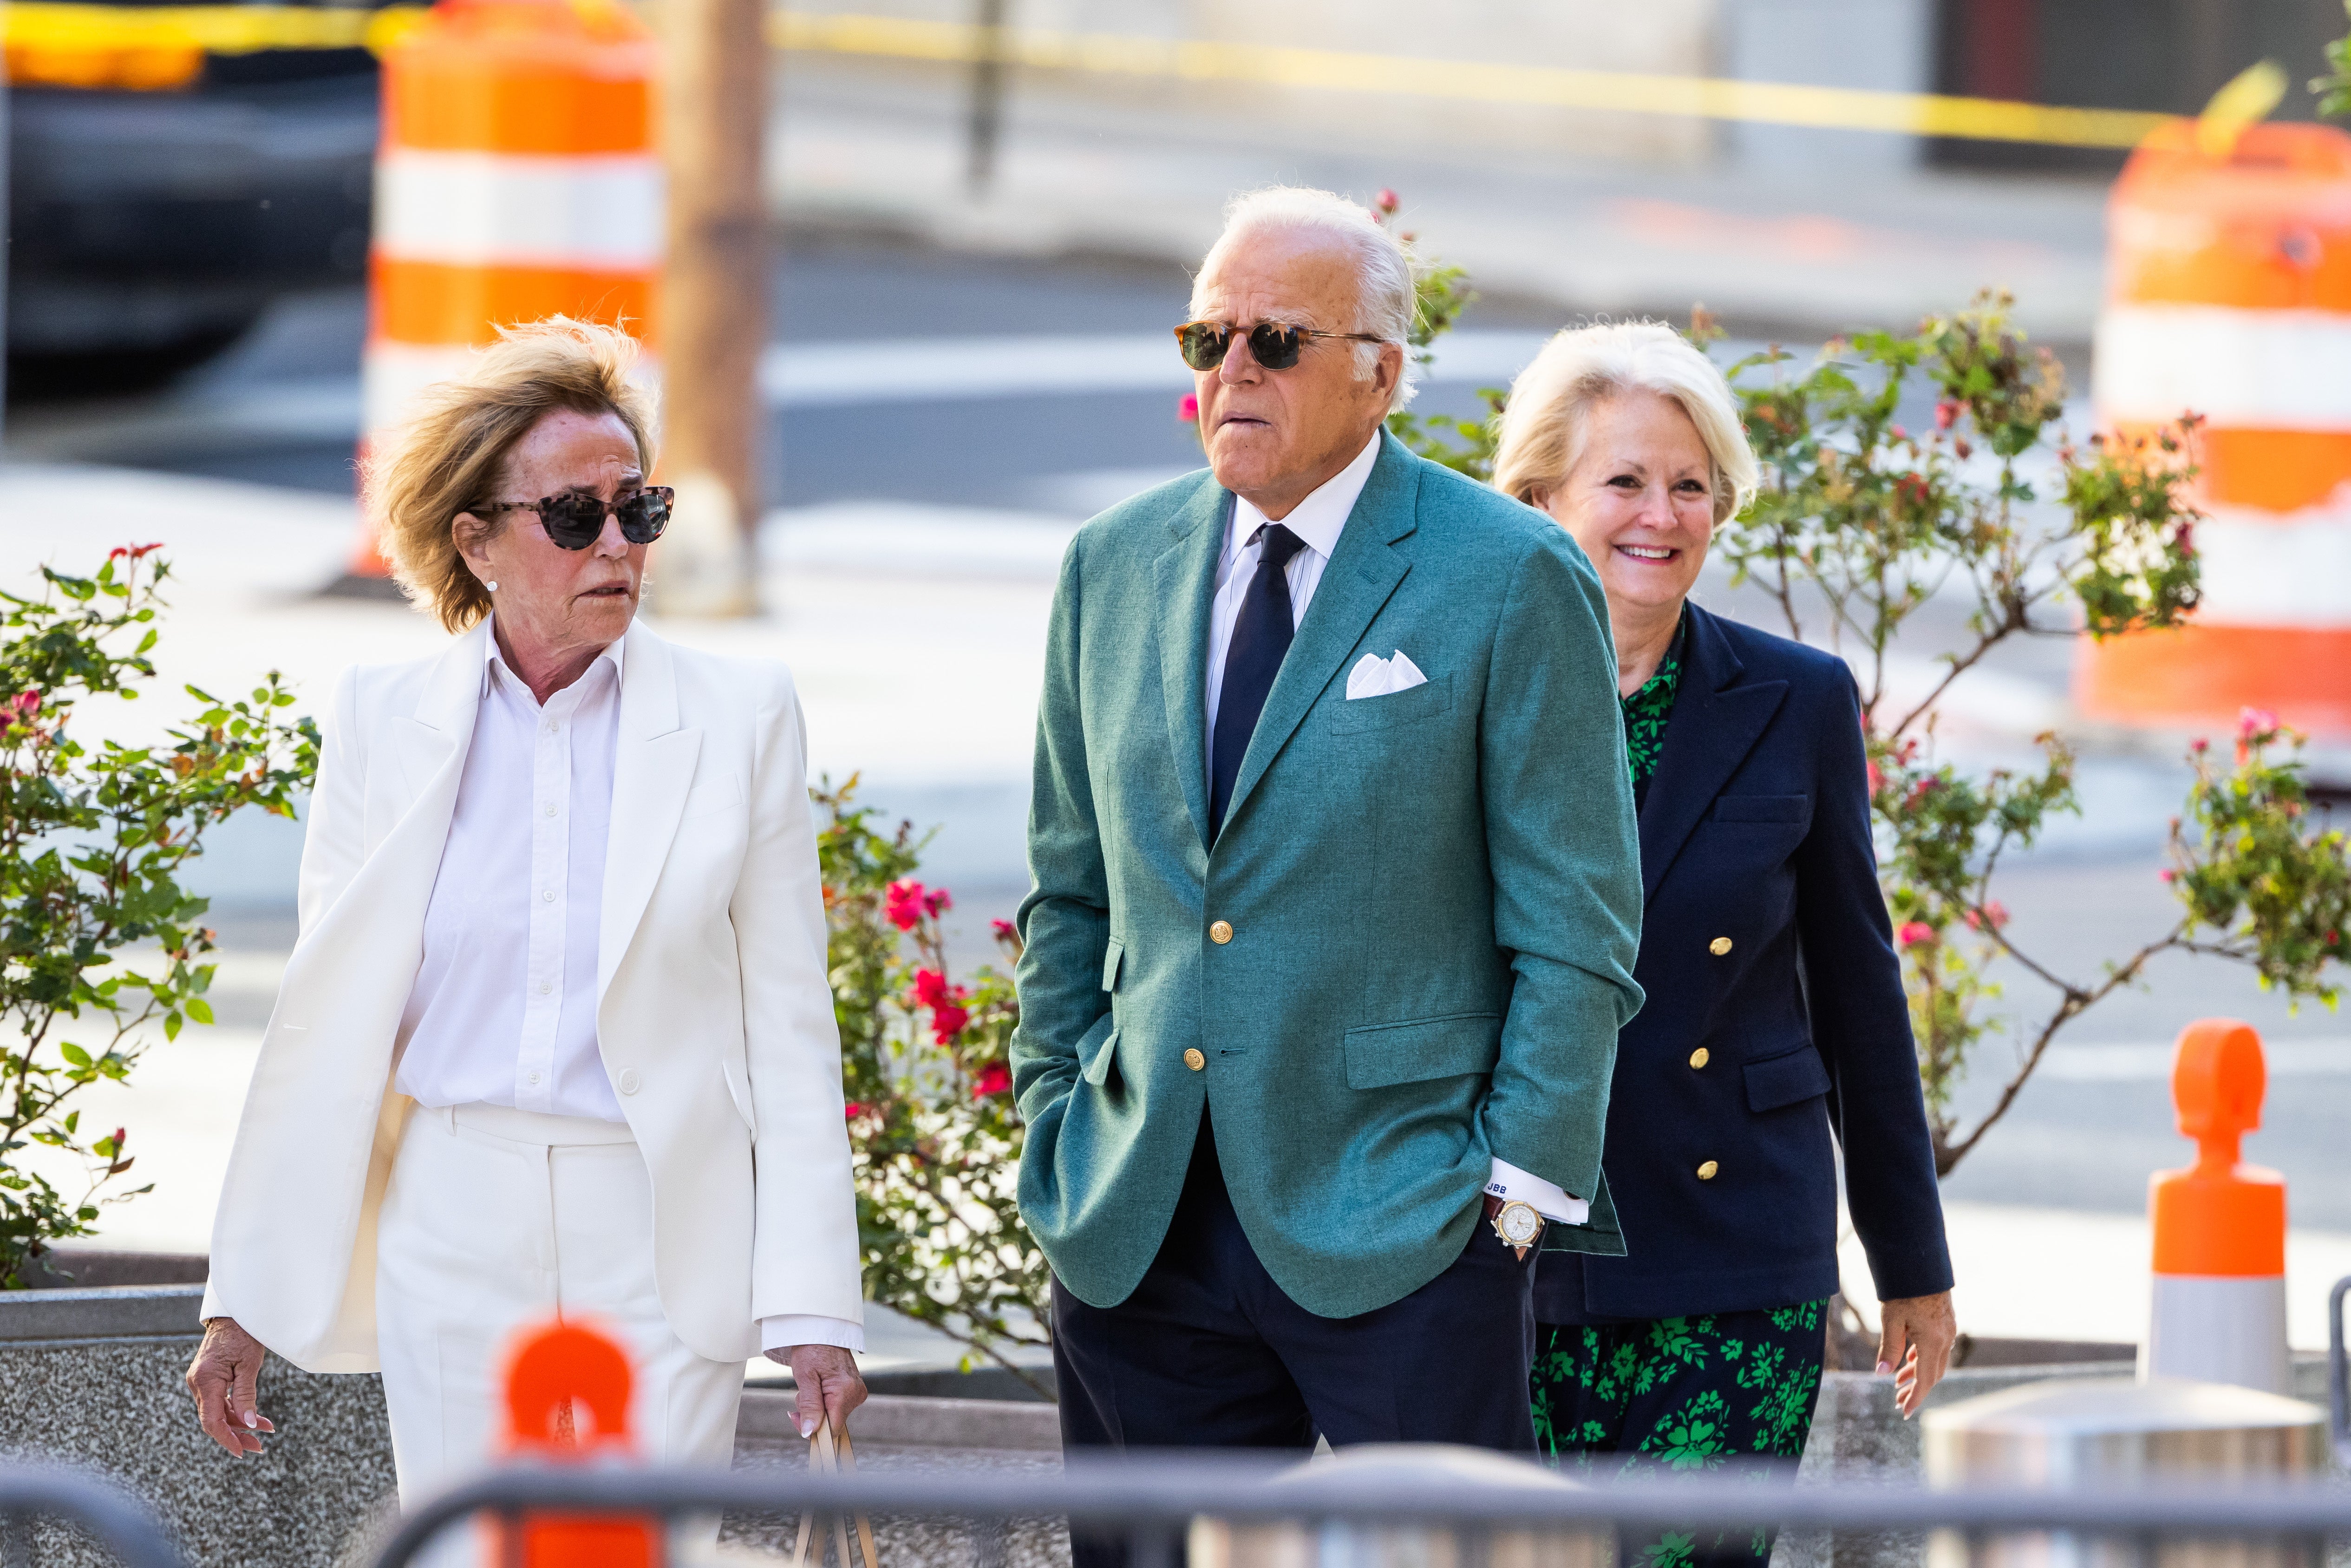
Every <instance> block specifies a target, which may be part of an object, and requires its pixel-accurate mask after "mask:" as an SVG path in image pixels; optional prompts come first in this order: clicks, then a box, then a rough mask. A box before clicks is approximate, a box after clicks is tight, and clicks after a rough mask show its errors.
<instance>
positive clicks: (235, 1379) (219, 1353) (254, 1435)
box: [188, 1318, 864, 1458]
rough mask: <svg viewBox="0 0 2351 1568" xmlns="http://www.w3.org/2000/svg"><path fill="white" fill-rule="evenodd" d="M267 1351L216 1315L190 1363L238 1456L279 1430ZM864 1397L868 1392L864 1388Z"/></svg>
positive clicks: (192, 1378)
mask: <svg viewBox="0 0 2351 1568" xmlns="http://www.w3.org/2000/svg"><path fill="white" fill-rule="evenodd" d="M266 1354H268V1353H267V1352H266V1351H264V1350H263V1349H262V1348H261V1342H260V1341H259V1340H257V1339H256V1338H254V1337H253V1336H252V1335H251V1334H249V1333H246V1332H245V1331H244V1330H243V1329H241V1328H239V1327H237V1326H236V1320H235V1318H213V1319H210V1320H208V1321H207V1322H205V1324H204V1343H202V1344H200V1345H198V1346H197V1347H196V1359H195V1360H193V1362H190V1363H189V1364H188V1392H189V1393H191V1394H193V1395H194V1396H196V1419H197V1420H198V1421H199V1422H201V1423H202V1424H203V1426H204V1436H206V1437H210V1438H211V1439H212V1440H213V1441H214V1442H215V1443H218V1444H219V1445H220V1446H221V1447H222V1448H226V1449H227V1450H228V1451H229V1452H230V1453H232V1454H235V1456H236V1457H237V1458H245V1457H246V1455H248V1454H257V1453H259V1452H261V1437H260V1434H262V1433H264V1432H275V1431H276V1430H277V1427H273V1426H271V1425H270V1424H269V1417H267V1416H264V1415H263V1414H262V1413H261V1412H260V1411H259V1410H257V1409H256V1408H255V1407H254V1404H255V1401H256V1399H257V1398H258V1397H259V1395H260V1391H261V1358H262V1357H263V1356H264V1355H266ZM858 1396H859V1397H860V1398H862V1397H863V1396H864V1389H863V1388H862V1386H861V1387H860V1388H859V1390H858Z"/></svg>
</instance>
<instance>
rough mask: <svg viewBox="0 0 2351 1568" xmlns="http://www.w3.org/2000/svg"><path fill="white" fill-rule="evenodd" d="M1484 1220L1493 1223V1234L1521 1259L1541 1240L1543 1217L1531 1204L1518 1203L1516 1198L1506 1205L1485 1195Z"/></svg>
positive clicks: (1500, 1200) (1496, 1198)
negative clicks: (1486, 1219)
mask: <svg viewBox="0 0 2351 1568" xmlns="http://www.w3.org/2000/svg"><path fill="white" fill-rule="evenodd" d="M1486 1218H1488V1219H1489V1220H1490V1221H1492V1222H1493V1226H1494V1234H1495V1235H1497V1236H1499V1237H1500V1238H1501V1239H1502V1245H1503V1246H1505V1247H1508V1248H1510V1249H1512V1250H1514V1251H1516V1252H1517V1253H1518V1255H1519V1256H1520V1258H1521V1259H1523V1258H1525V1257H1526V1255H1527V1249H1528V1248H1530V1247H1532V1246H1533V1245H1534V1244H1535V1243H1536V1242H1537V1241H1538V1240H1540V1239H1541V1238H1542V1233H1543V1217H1542V1216H1541V1214H1540V1213H1538V1212H1537V1211H1536V1209H1535V1207H1534V1205H1532V1204H1531V1203H1520V1202H1519V1201H1518V1200H1517V1199H1516V1198H1513V1199H1511V1200H1510V1201H1509V1202H1507V1203H1506V1202H1504V1201H1503V1200H1502V1199H1500V1198H1499V1197H1495V1196H1494V1195H1493V1194H1492V1193H1490V1192H1489V1193H1488V1194H1487V1195H1486Z"/></svg>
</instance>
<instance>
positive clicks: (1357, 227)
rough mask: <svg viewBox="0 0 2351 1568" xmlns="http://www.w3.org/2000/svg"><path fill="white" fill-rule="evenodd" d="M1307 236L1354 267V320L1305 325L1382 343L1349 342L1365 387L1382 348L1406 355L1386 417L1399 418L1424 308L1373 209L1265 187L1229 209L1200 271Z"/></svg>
mask: <svg viewBox="0 0 2351 1568" xmlns="http://www.w3.org/2000/svg"><path fill="white" fill-rule="evenodd" d="M1282 232H1287V233H1291V234H1296V233H1301V232H1303V233H1307V234H1312V235H1319V236H1322V237H1324V238H1327V239H1330V240H1332V241H1333V242H1335V243H1336V244H1338V245H1341V246H1344V247H1345V248H1346V250H1347V253H1348V255H1349V256H1351V257H1352V258H1353V261H1354V263H1355V319H1354V320H1353V321H1352V322H1349V323H1346V324H1345V325H1344V326H1340V325H1337V324H1334V323H1332V322H1328V321H1313V322H1306V323H1301V325H1307V326H1313V327H1319V328H1321V329H1323V330H1325V331H1350V332H1363V333H1366V334H1368V335H1369V336H1371V337H1374V338H1377V339H1378V340H1379V342H1378V343H1352V344H1350V345H1348V346H1349V347H1350V348H1352V349H1353V350H1354V353H1355V379H1356V380H1357V381H1359V382H1367V381H1369V380H1371V379H1372V377H1373V376H1374V374H1375V373H1377V371H1378V367H1379V362H1380V344H1381V343H1394V344H1395V346H1396V347H1397V348H1399V349H1401V350H1404V369H1403V371H1402V372H1401V373H1399V374H1398V375H1397V377H1396V384H1395V392H1394V393H1392V394H1391V395H1390V396H1389V398H1388V410H1389V412H1390V413H1394V412H1395V410H1397V409H1400V408H1402V407H1404V405H1405V404H1406V403H1408V402H1411V401H1412V395H1413V393H1414V392H1416V391H1418V390H1419V383H1418V380H1417V371H1418V367H1417V366H1416V365H1415V364H1414V363H1413V359H1412V325H1413V319H1414V315H1415V313H1416V311H1417V310H1418V308H1419V305H1418V300H1417V297H1416V295H1415V293H1414V290H1413V258H1412V254H1411V253H1410V252H1409V251H1407V250H1406V249H1405V246H1404V244H1403V242H1402V241H1400V240H1398V239H1397V238H1396V236H1395V235H1392V234H1390V233H1389V232H1388V231H1387V229H1386V228H1385V227H1384V226H1383V225H1381V223H1380V221H1379V219H1377V218H1375V217H1374V216H1373V215H1372V214H1371V213H1370V212H1369V210H1367V209H1366V208H1364V207H1363V206H1361V205H1359V204H1356V203H1353V202H1351V201H1349V200H1348V199H1347V198H1346V197H1344V196H1342V195H1337V194H1334V193H1332V192H1329V191H1318V190H1313V189H1311V188H1310V187H1307V186H1303V185H1268V186H1267V187H1266V188H1265V189H1263V190H1261V191H1249V192H1247V193H1243V194H1241V195H1238V196H1235V197H1234V198H1233V199H1232V201H1231V202H1230V203H1229V204H1227V206H1226V208H1225V228H1224V232H1223V233H1222V234H1220V235H1217V243H1216V244H1214V245H1212V246H1209V247H1208V254H1207V255H1206V256H1202V257H1201V258H1200V271H1201V273H1202V275H1204V276H1205V275H1206V274H1207V270H1208V267H1209V266H1210V265H1211V264H1212V263H1214V262H1215V261H1216V259H1217V256H1218V255H1220V254H1221V253H1222V252H1223V251H1225V250H1226V249H1227V248H1228V247H1229V246H1234V245H1237V244H1238V243H1240V242H1241V241H1242V240H1244V239H1246V238H1247V237H1248V236H1249V235H1256V234H1266V233H1282ZM1200 312H1201V307H1200V290H1199V284H1198V282H1197V281H1195V282H1194V284H1193V287H1192V314H1193V315H1194V316H1198V315H1199V314H1200Z"/></svg>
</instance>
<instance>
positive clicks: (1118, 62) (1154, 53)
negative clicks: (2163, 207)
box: [768, 11, 2174, 148]
mask: <svg viewBox="0 0 2351 1568" xmlns="http://www.w3.org/2000/svg"><path fill="white" fill-rule="evenodd" d="M768 41H769V42H771V43H773V44H774V45H776V46H777V47H779V48H785V49H799V50H805V51H809V52H811V53H823V54H841V55H865V56H872V57H882V58H891V59H908V60H930V61H937V62H943V63H967V62H971V61H977V60H981V59H988V58H994V59H998V60H1001V61H1003V62H1005V63H1006V64H1009V65H1016V66H1026V67H1029V68H1034V69H1039V70H1070V71H1090V72H1095V73H1099V74H1104V75H1123V76H1148V77H1168V78H1176V79H1180V80H1187V81H1249V82H1262V83H1264V84H1266V85H1268V86H1276V87H1311V88H1324V89H1332V90H1334V91H1342V92H1387V93H1405V94H1411V95H1415V96H1417V97H1422V98H1445V99H1459V100H1465V101H1468V102H1476V103H1513V104H1536V105H1541V106H1546V107H1550V108H1555V109H1591V110H1613V111H1615V112H1619V113H1627V114H1674V115H1689V116H1695V117H1698V118H1700V119H1706V120H1750V121H1755V122H1759V123H1762V124H1769V125H1804V126H1816V127H1822V128H1824V129H1830V130H1840V131H1896V132H1899V133H1903V134H1907V135H1912V136H1960V137H1969V138H1972V139H1974V140H1977V141H2037V142H2043V143H2046V144H2049V145H2052V146H2058V147H2111V148H2132V147H2137V145H2138V144H2139V143H2140V142H2141V141H2144V140H2145V139H2146V137H2147V133H2148V132H2149V131H2153V130H2155V129H2156V128H2157V127H2158V126H2160V125H2165V124H2168V123H2170V122H2171V121H2172V120H2173V119H2174V117H2173V116H2170V115H2164V114H2145V113H2139V112H2137V111H2133V110H2114V109H2064V108H2054V107H2051V106H2049V105H2046V104H2038V103H2011V102H2008V101H2006V100H2004V99H1989V98H1953V97H1948V96H1945V95H1942V94H1937V93H1916V92H1874V91H1870V90H1868V89H1863V88H1844V87H1799V86H1794V85H1790V84H1783V83H1777V82H1750V81H1732V80H1729V79H1726V78H1719V77H1680V76H1655V75H1646V74H1636V73H1630V72H1619V71H1580V70H1563V69H1560V68H1554V67H1549V66H1511V65H1499V64H1489V63H1486V62H1481V61H1472V60H1430V59H1415V58H1411V57H1405V56H1401V55H1368V54H1354V53H1349V52H1343V51H1340V50H1333V49H1298V48H1281V47H1274V46H1271V45H1266V44H1233V43H1211V42H1205V41H1199V40H1185V39H1166V38H1144V37H1123V36H1119V35H1114V34H1104V33H1057V32H1046V31H1040V30H1036V29H1030V28H1025V27H1024V28H1001V29H994V28H987V27H980V26H971V25H969V24H965V23H956V22H925V21H915V20H912V19H910V18H904V17H895V16H852V15H821V14H818V13H813V12H806V11H778V12H776V13H773V14H771V15H770V16H769V18H768Z"/></svg>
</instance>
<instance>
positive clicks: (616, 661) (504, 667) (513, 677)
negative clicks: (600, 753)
mask: <svg viewBox="0 0 2351 1568" xmlns="http://www.w3.org/2000/svg"><path fill="white" fill-rule="evenodd" d="M628 640H629V638H628V633H627V632H622V634H621V635H620V636H618V637H615V638H613V639H612V640H611V642H610V643H605V644H604V650H603V652H602V653H598V654H597V655H596V657H595V658H594V659H591V660H590V661H589V664H588V669H587V670H583V671H581V672H580V680H579V681H574V682H572V683H571V685H573V686H576V685H580V682H581V681H585V680H586V679H587V678H588V675H589V673H590V671H593V670H594V669H595V667H596V666H597V664H611V666H612V684H613V685H615V686H617V685H620V682H621V645H622V643H626V642H627V641H628ZM494 674H502V675H504V676H505V677H506V678H507V679H508V680H510V681H512V682H514V684H515V685H517V686H520V687H521V688H522V689H523V690H524V691H526V692H528V691H529V690H530V687H529V686H528V685H527V684H526V683H525V682H524V680H523V678H522V677H521V676H520V675H517V674H515V673H514V666H512V665H511V664H507V656H506V655H505V654H504V653H500V652H499V651H498V628H497V620H496V616H493V617H491V622H490V629H489V632H488V634H487V635H486V636H485V637H483V639H482V689H483V690H484V691H487V690H489V683H490V679H491V677H492V675H494ZM564 689H565V690H566V691H569V690H570V689H571V687H570V686H567V687H565V688H564ZM531 701H532V702H534V703H536V702H538V697H537V696H536V695H533V696H532V698H531Z"/></svg>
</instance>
